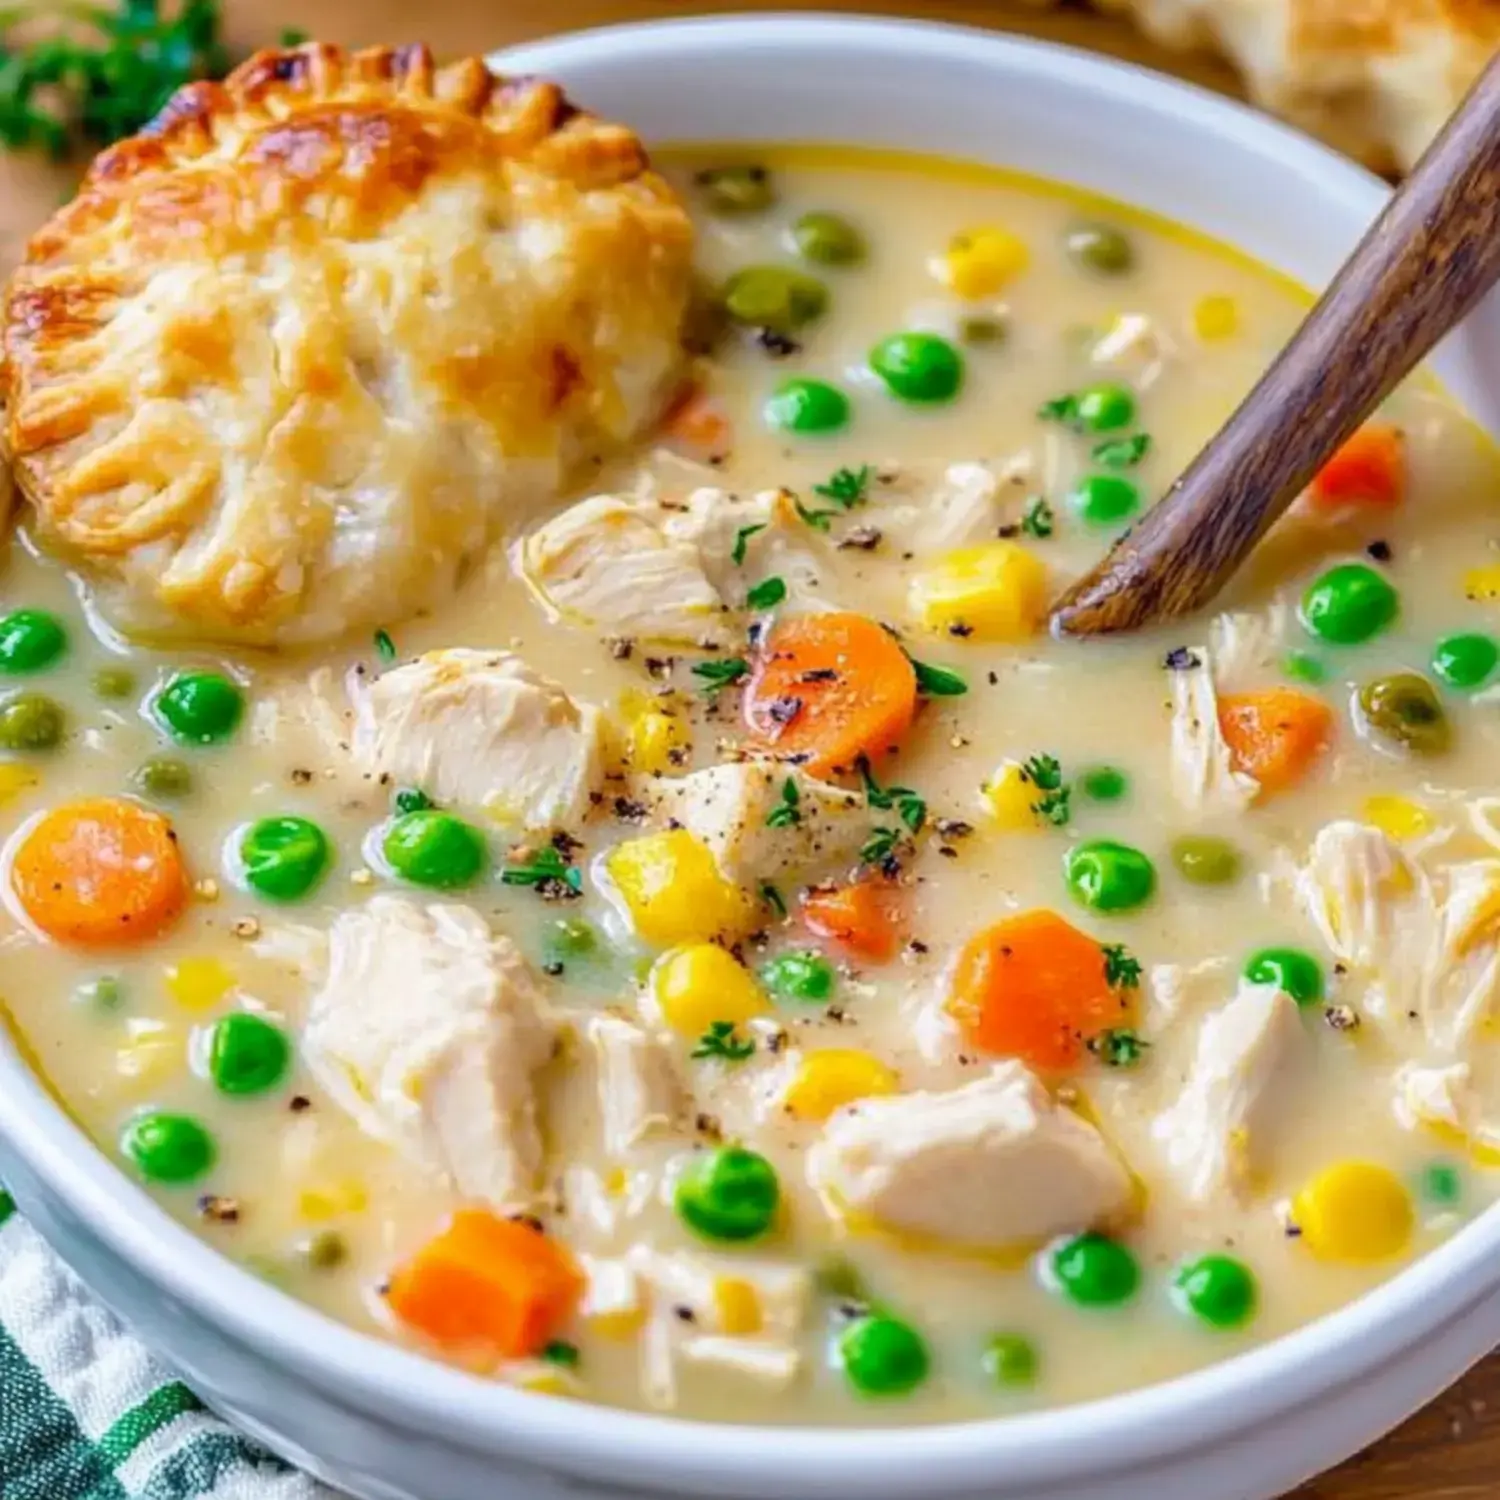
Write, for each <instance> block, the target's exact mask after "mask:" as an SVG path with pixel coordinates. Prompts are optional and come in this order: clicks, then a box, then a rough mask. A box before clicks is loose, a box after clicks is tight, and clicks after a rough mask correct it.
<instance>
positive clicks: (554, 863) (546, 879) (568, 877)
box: [500, 844, 583, 894]
mask: <svg viewBox="0 0 1500 1500" xmlns="http://www.w3.org/2000/svg"><path fill="white" fill-rule="evenodd" d="M500 883H501V884H502V885H527V886H533V887H536V886H551V887H552V888H553V889H556V888H557V886H558V885H562V886H565V887H566V888H567V889H568V890H570V891H572V892H574V893H575V894H577V893H578V892H580V891H582V890H583V875H582V874H581V872H580V871H579V869H578V866H577V865H570V864H569V863H568V862H567V860H565V859H564V858H563V857H562V855H561V854H560V853H559V852H558V851H557V850H556V849H554V848H553V847H552V845H551V844H547V845H545V846H544V847H543V848H541V849H538V850H537V851H536V853H535V854H533V855H532V856H531V858H530V859H525V860H518V861H517V862H516V863H515V864H509V865H506V866H505V868H504V869H503V870H501V872H500Z"/></svg>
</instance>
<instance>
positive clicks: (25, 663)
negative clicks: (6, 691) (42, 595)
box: [0, 609, 68, 675]
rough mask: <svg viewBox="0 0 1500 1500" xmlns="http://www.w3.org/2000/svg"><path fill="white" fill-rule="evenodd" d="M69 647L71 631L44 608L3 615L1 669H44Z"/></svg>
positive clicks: (15, 673) (18, 670)
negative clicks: (64, 627) (65, 628)
mask: <svg viewBox="0 0 1500 1500" xmlns="http://www.w3.org/2000/svg"><path fill="white" fill-rule="evenodd" d="M67 649H68V632H67V631H66V630H64V629H63V625H62V621H61V620H59V619H58V618H57V616H56V615H49V614H48V613H47V611H46V610H44V609H18V610H14V611H13V612H12V613H10V614H8V615H5V616H3V617H0V672H9V673H11V674H12V675H19V674H20V673H22V672H41V671H44V670H45V669H46V668H48V667H50V666H52V665H54V664H55V663H56V662H57V661H58V660H59V659H60V658H61V657H62V655H63V653H64V652H65V651H66V650H67Z"/></svg>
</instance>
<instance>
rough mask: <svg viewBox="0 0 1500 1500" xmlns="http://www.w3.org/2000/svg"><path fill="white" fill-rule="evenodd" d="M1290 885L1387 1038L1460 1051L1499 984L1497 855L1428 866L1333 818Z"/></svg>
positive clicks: (1362, 827)
mask: <svg viewBox="0 0 1500 1500" xmlns="http://www.w3.org/2000/svg"><path fill="white" fill-rule="evenodd" d="M1293 885H1294V890H1295V893H1296V896H1297V898H1298V900H1299V901H1300V903H1301V905H1302V907H1303V909H1304V910H1305V911H1306V912H1307V914H1308V916H1309V917H1310V918H1311V919H1312V921H1313V922H1314V923H1315V925H1316V926H1317V928H1318V931H1319V932H1320V933H1321V935H1322V937H1323V940H1324V942H1326V943H1327V944H1328V946H1329V948H1330V949H1331V950H1332V951H1333V953H1334V954H1335V956H1336V957H1337V958H1338V959H1339V960H1340V961H1341V962H1342V963H1344V964H1345V965H1346V967H1347V968H1348V969H1349V970H1350V978H1351V980H1352V981H1353V982H1355V983H1362V984H1363V986H1364V996H1363V1004H1362V1007H1361V1008H1362V1010H1363V1011H1364V1012H1365V1014H1367V1015H1368V1016H1370V1017H1371V1018H1373V1019H1374V1020H1375V1021H1377V1022H1378V1023H1379V1024H1380V1025H1381V1027H1382V1029H1383V1030H1384V1032H1385V1034H1386V1036H1387V1038H1388V1039H1389V1040H1391V1041H1393V1042H1395V1043H1396V1044H1397V1045H1398V1046H1399V1047H1400V1048H1401V1049H1402V1050H1403V1051H1407V1052H1409V1051H1410V1050H1411V1049H1412V1047H1413V1045H1414V1044H1421V1046H1422V1048H1423V1050H1424V1051H1434V1052H1436V1053H1437V1054H1439V1055H1442V1056H1447V1057H1457V1056H1459V1055H1460V1054H1461V1053H1462V1051H1463V1049H1464V1048H1465V1047H1467V1046H1468V1045H1469V1043H1470V1042H1471V1041H1472V1040H1473V1039H1474V1037H1475V1034H1476V1031H1477V1029H1478V1028H1479V1026H1480V1024H1481V1023H1482V1022H1483V1021H1484V1020H1486V1019H1487V1018H1488V1017H1489V1016H1491V1015H1492V1014H1493V1013H1494V1008H1495V999H1496V991H1497V987H1500V943H1497V940H1500V859H1493V858H1487V859H1475V860H1467V861H1462V862H1459V863H1455V864H1449V865H1437V866H1435V867H1434V868H1433V869H1431V870H1429V869H1428V868H1426V867H1424V865H1423V864H1421V863H1420V862H1418V861H1417V860H1416V859H1414V858H1412V857H1411V856H1410V855H1409V854H1408V853H1407V852H1406V851H1405V850H1403V849H1402V848H1400V847H1399V846H1398V845H1397V844H1396V843H1395V842H1394V841H1393V840H1391V839H1390V838H1388V837H1387V836H1386V835H1385V834H1384V833H1383V832H1381V830H1380V829H1378V828H1373V827H1370V826H1368V825H1366V824H1363V823H1355V822H1351V821H1347V820H1341V821H1338V822H1335V823H1329V824H1327V825H1326V826H1325V827H1323V828H1321V829H1320V830H1319V831H1318V835H1317V837H1316V838H1315V839H1314V840H1313V844H1312V848H1311V849H1310V850H1309V852H1308V856H1307V859H1306V861H1305V862H1304V864H1303V865H1302V867H1301V868H1300V869H1299V870H1298V871H1297V873H1296V875H1295V877H1294V881H1293ZM1413 1019H1415V1020H1416V1021H1417V1022H1418V1023H1419V1025H1418V1026H1417V1027H1413V1026H1412V1024H1411V1023H1412V1020H1413Z"/></svg>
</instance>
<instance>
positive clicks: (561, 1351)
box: [537, 1339, 582, 1370]
mask: <svg viewBox="0 0 1500 1500" xmlns="http://www.w3.org/2000/svg"><path fill="white" fill-rule="evenodd" d="M537 1357H538V1358H539V1359H544V1360H546V1361H547V1363H548V1364H549V1365H561V1366H562V1367H563V1369H565V1370H573V1369H576V1368H577V1367H578V1361H579V1360H580V1359H581V1358H582V1355H581V1353H580V1351H579V1348H578V1345H577V1344H570V1343H569V1342H568V1341H567V1340H566V1339H553V1340H551V1341H550V1342H549V1343H546V1344H543V1345H542V1350H541V1353H540V1354H539V1355H538V1356H537Z"/></svg>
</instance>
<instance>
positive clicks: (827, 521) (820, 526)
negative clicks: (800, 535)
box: [792, 499, 838, 531]
mask: <svg viewBox="0 0 1500 1500" xmlns="http://www.w3.org/2000/svg"><path fill="white" fill-rule="evenodd" d="M792 508H793V510H795V511H796V512H797V519H798V520H799V521H801V522H802V524H803V525H804V526H811V527H812V529H813V530H814V531H827V530H828V528H829V526H830V525H831V524H832V522H833V518H834V517H835V516H836V515H838V512H837V511H836V510H809V509H808V507H807V506H805V505H804V504H803V503H802V502H801V501H800V500H796V499H794V500H793V501H792Z"/></svg>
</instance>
